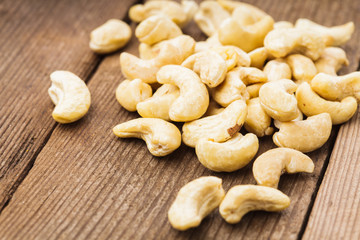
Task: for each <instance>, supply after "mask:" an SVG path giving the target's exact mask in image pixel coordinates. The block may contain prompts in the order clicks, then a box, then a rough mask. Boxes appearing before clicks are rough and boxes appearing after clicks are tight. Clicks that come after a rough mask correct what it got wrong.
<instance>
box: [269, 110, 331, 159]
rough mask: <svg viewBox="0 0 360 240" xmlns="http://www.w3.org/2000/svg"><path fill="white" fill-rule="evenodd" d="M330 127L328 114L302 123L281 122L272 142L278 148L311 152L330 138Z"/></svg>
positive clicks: (316, 116)
mask: <svg viewBox="0 0 360 240" xmlns="http://www.w3.org/2000/svg"><path fill="white" fill-rule="evenodd" d="M331 127H332V125H331V118H330V115H329V114H328V113H321V114H318V115H314V116H311V117H308V118H307V119H306V120H303V121H295V122H283V123H281V125H280V131H279V132H276V133H275V134H274V135H273V141H274V143H275V144H276V146H278V147H287V148H293V149H296V150H299V151H301V152H311V151H314V150H316V149H318V148H320V147H321V146H322V145H324V144H325V142H326V141H327V140H328V138H329V137H330V133H331Z"/></svg>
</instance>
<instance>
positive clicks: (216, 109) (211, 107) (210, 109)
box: [202, 99, 225, 117]
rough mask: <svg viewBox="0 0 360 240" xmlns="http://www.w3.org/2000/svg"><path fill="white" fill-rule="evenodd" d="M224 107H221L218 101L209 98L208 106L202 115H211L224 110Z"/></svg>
mask: <svg viewBox="0 0 360 240" xmlns="http://www.w3.org/2000/svg"><path fill="white" fill-rule="evenodd" d="M224 109H225V108H223V107H221V106H220V105H219V104H218V103H216V102H215V101H214V100H212V99H211V100H210V103H209V107H208V109H207V110H206V112H205V114H204V115H203V116H202V117H208V116H212V115H216V114H219V113H221V112H222V111H224Z"/></svg>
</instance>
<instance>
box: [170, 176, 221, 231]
mask: <svg viewBox="0 0 360 240" xmlns="http://www.w3.org/2000/svg"><path fill="white" fill-rule="evenodd" d="M224 196H225V191H224V189H223V188H222V180H221V179H220V178H217V177H210V176H209V177H200V178H197V179H195V180H193V181H191V182H189V183H187V184H186V185H185V186H183V187H182V188H181V189H180V191H179V193H178V194H177V196H176V199H175V201H174V202H173V204H172V205H171V207H170V209H169V212H168V218H169V221H170V224H171V226H172V227H173V228H175V229H177V230H181V231H184V230H187V229H189V228H192V227H197V226H199V225H200V223H201V221H202V220H203V219H204V218H205V217H206V216H207V215H209V214H210V213H211V212H212V211H213V210H214V209H215V208H217V207H218V206H219V205H220V202H221V201H222V199H223V198H224Z"/></svg>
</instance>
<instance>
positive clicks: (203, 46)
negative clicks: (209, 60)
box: [194, 33, 222, 53]
mask: <svg viewBox="0 0 360 240" xmlns="http://www.w3.org/2000/svg"><path fill="white" fill-rule="evenodd" d="M221 46H222V44H221V43H220V41H219V35H218V34H217V33H215V34H214V35H212V36H211V37H208V38H207V39H206V40H205V41H200V42H196V45H195V51H194V52H195V53H198V52H201V51H206V50H209V49H210V48H213V47H221Z"/></svg>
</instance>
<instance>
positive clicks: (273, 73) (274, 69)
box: [263, 59, 292, 82]
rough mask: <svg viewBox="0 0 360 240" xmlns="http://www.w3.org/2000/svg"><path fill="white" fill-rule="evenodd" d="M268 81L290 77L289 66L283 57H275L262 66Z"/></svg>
mask: <svg viewBox="0 0 360 240" xmlns="http://www.w3.org/2000/svg"><path fill="white" fill-rule="evenodd" d="M263 71H264V73H265V74H266V76H267V78H268V80H269V82H270V81H277V80H280V79H291V75H292V73H291V68H290V66H289V64H287V63H286V61H285V60H284V59H275V60H271V61H269V62H268V63H266V65H265V67H264V70H263Z"/></svg>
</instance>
